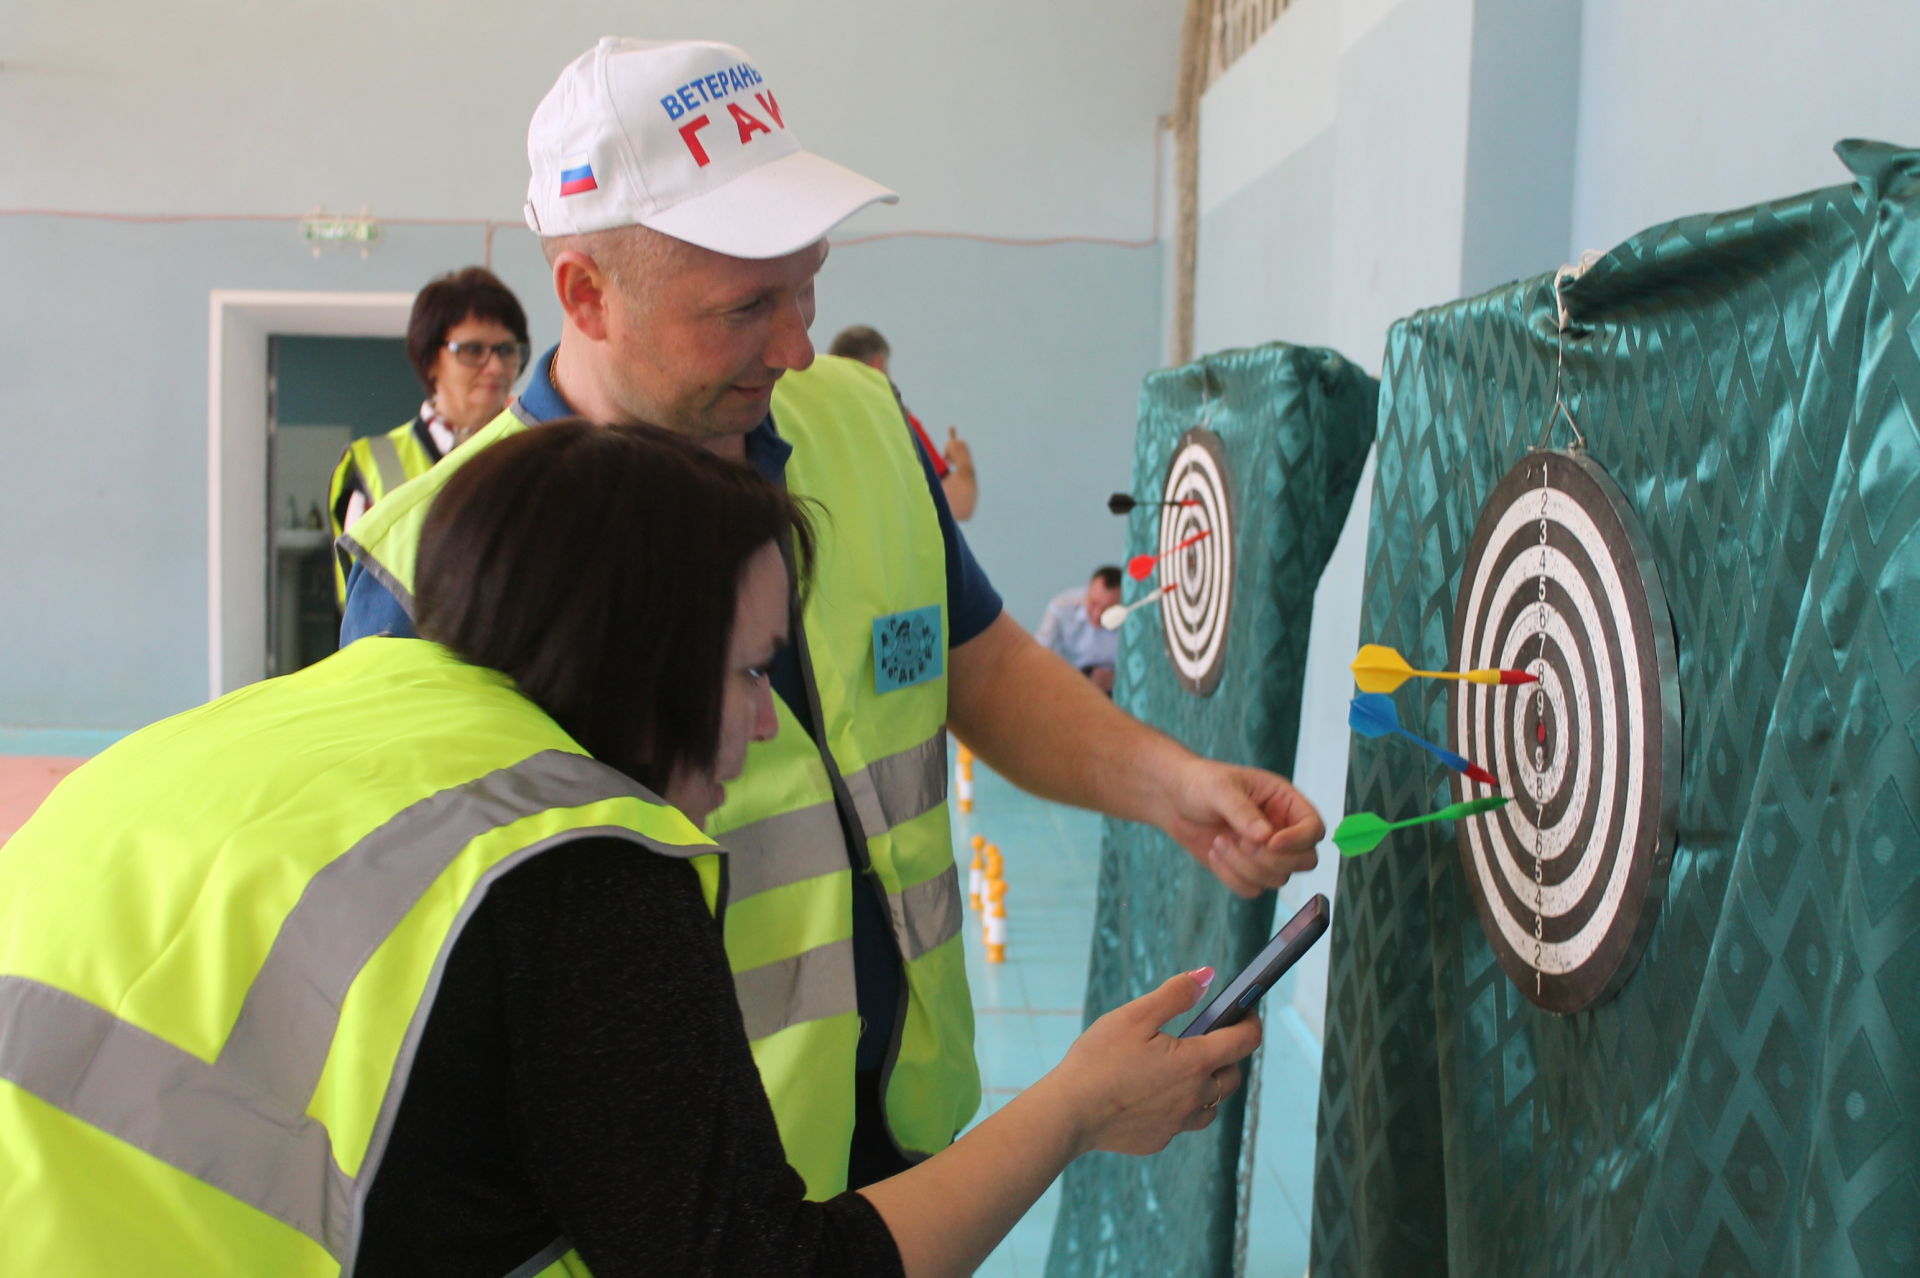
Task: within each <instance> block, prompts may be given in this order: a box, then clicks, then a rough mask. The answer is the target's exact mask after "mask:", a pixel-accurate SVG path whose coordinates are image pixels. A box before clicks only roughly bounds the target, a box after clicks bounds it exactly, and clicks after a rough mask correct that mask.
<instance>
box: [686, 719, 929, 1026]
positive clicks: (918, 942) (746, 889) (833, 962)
mask: <svg viewBox="0 0 1920 1278" xmlns="http://www.w3.org/2000/svg"><path fill="white" fill-rule="evenodd" d="M946 788H947V734H946V731H945V729H942V730H941V731H940V732H939V733H937V734H936V735H934V736H932V737H930V738H928V739H927V740H925V741H923V742H921V743H920V744H919V745H916V746H911V747H909V748H908V749H905V750H902V751H900V752H899V753H898V754H891V755H888V756H887V757H886V758H884V759H876V760H875V761H874V762H872V763H870V764H868V765H867V766H866V767H865V768H862V769H861V770H860V771H858V772H855V773H853V774H851V775H849V776H848V777H847V789H848V791H849V792H850V793H851V794H852V796H853V802H854V807H855V809H856V810H857V811H858V812H859V814H860V820H861V823H862V824H863V825H864V826H865V827H866V834H867V836H868V837H869V838H873V837H877V836H879V835H882V834H885V833H886V832H887V831H889V830H891V829H893V828H894V827H895V826H897V825H900V824H902V823H904V822H907V821H911V820H913V819H914V818H915V817H918V816H924V815H925V814H926V813H928V812H931V811H932V810H933V809H935V808H937V807H938V806H940V804H941V803H943V802H945V800H946V797H947V794H946ZM719 838H720V841H721V843H722V844H723V845H725V847H726V849H727V851H728V854H729V855H728V857H727V900H728V903H729V905H730V906H738V905H739V904H740V903H741V902H742V901H745V900H746V899H747V898H749V897H752V896H755V895H757V894H759V893H761V892H770V891H773V890H774V889H776V888H782V887H787V886H790V885H792V884H795V883H801V882H805V881H806V880H808V879H813V878H819V877H820V876H822V875H827V874H837V873H840V872H842V871H845V870H848V869H850V868H851V867H850V865H849V862H848V859H847V847H846V836H845V835H844V834H843V833H842V831H841V828H840V818H839V814H838V812H837V811H836V810H835V807H834V805H833V804H832V803H817V804H814V805H813V806H811V807H806V808H799V809H797V810H795V811H792V812H782V813H779V814H778V815H775V816H770V817H767V818H765V819H764V820H760V821H755V822H753V823H752V824H750V825H743V826H741V827H740V828H739V829H737V830H731V831H729V832H727V833H725V834H722V835H720V836H719ZM959 885H960V879H959V874H958V872H957V871H956V870H955V869H954V867H953V866H952V865H951V864H949V865H948V866H947V868H946V869H945V870H944V871H943V872H941V873H939V874H937V875H935V876H934V877H933V878H931V879H929V880H928V881H926V882H925V883H920V884H916V885H915V886H913V887H910V888H906V889H904V890H903V891H899V892H893V893H890V894H888V897H887V911H888V913H889V914H890V915H891V916H892V919H893V931H894V935H895V937H896V938H897V939H898V940H899V942H900V953H901V957H902V958H904V959H905V960H906V961H908V962H912V961H913V960H914V959H917V958H919V957H920V956H921V955H923V954H925V953H927V952H928V951H929V950H932V949H933V948H935V947H936V946H939V945H942V944H944V943H946V942H947V941H950V940H952V939H953V938H954V937H956V936H958V935H960V923H961V917H962V915H961V910H960V886H959ZM855 890H856V891H858V890H860V889H859V888H858V887H856V888H855ZM733 988H734V995H735V997H736V998H737V999H738V1000H739V1003H740V1014H741V1016H742V1017H743V1018H744V1019H745V1021H746V1025H747V1037H748V1038H749V1039H752V1040H758V1039H762V1038H765V1037H767V1036H768V1035H769V1034H777V1033H779V1032H780V1031H781V1030H783V1029H788V1028H791V1027H792V1026H795V1025H801V1024H804V1023H806V1022H807V1021H815V1020H820V1019H822V1018H824V1017H828V1016H838V1015H840V1014H842V1013H844V1012H852V1011H856V1010H857V1004H856V1002H855V996H854V975H853V943H852V942H851V941H832V942H829V943H828V944H826V945H822V946H818V947H816V948H814V949H811V950H807V951H805V952H804V953H801V954H796V955H794V956H793V957H791V958H786V959H781V960H779V961H778V962H774V963H768V964H766V965H764V966H762V967H756V968H750V969H748V970H747V971H744V972H736V973H734V977H733Z"/></svg>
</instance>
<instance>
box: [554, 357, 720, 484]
mask: <svg viewBox="0 0 1920 1278" xmlns="http://www.w3.org/2000/svg"><path fill="white" fill-rule="evenodd" d="M569 349H571V348H570V347H569V346H568V344H567V341H566V337H565V335H564V334H563V335H562V337H561V340H560V347H559V349H558V350H556V351H555V352H554V354H553V367H552V369H551V370H549V372H548V374H547V376H548V377H549V378H551V379H552V381H553V389H554V390H555V392H557V393H558V394H559V396H560V398H561V399H562V400H564V401H566V405H567V407H568V408H570V409H572V410H573V412H574V413H575V414H576V415H577V416H580V417H584V418H586V419H587V420H588V421H590V422H602V423H605V422H617V421H621V420H624V419H623V418H622V416H621V415H620V413H619V412H618V411H617V410H616V409H615V408H614V406H613V404H612V402H611V401H610V400H608V399H606V398H605V397H604V396H602V395H601V394H600V387H599V382H598V381H596V380H595V379H594V377H593V375H592V374H591V372H590V371H589V370H587V369H586V368H585V367H583V366H582V365H581V364H579V363H576V360H577V359H578V356H577V355H576V356H569V354H568V351H569ZM694 442H695V443H697V444H699V445H700V446H701V447H702V448H705V449H706V450H707V451H708V452H711V453H713V454H715V455H716V456H720V457H725V458H727V459H728V460H729V461H737V462H744V461H746V459H747V437H746V436H745V435H731V434H729V435H703V436H699V437H697V438H696V439H695V440H694Z"/></svg>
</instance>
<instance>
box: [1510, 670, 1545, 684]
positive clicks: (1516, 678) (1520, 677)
mask: <svg viewBox="0 0 1920 1278" xmlns="http://www.w3.org/2000/svg"><path fill="white" fill-rule="evenodd" d="M1500 682H1501V683H1538V682H1540V677H1539V676H1538V675H1530V674H1528V673H1527V672H1526V671H1524V670H1502V671H1501V672H1500Z"/></svg>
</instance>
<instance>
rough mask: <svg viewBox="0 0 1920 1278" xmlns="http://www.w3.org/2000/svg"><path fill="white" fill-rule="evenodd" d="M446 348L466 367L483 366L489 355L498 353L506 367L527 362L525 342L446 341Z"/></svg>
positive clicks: (514, 366)
mask: <svg viewBox="0 0 1920 1278" xmlns="http://www.w3.org/2000/svg"><path fill="white" fill-rule="evenodd" d="M447 349H448V350H449V351H452V352H453V357H454V358H455V359H457V360H459V361H460V362H461V363H462V364H465V365H466V366H467V367H468V368H485V367H486V364H487V357H488V356H490V355H498V356H499V357H500V362H501V363H502V364H505V365H506V366H507V367H508V368H520V367H522V366H523V365H525V364H526V362H527V344H526V343H525V342H448V343H447Z"/></svg>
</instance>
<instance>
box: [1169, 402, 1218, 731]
mask: <svg viewBox="0 0 1920 1278" xmlns="http://www.w3.org/2000/svg"><path fill="white" fill-rule="evenodd" d="M1231 478H1232V476H1231V473H1230V472H1229V471H1228V469H1227V451H1226V448H1225V447H1224V446H1223V445H1222V444H1221V442H1220V437H1219V436H1218V435H1216V434H1214V433H1213V432H1212V431H1210V430H1208V429H1206V428H1205V427H1204V426H1196V427H1194V428H1193V429H1192V430H1189V431H1188V432H1187V433H1186V434H1184V435H1182V436H1181V437H1180V444H1179V447H1178V448H1176V449H1175V450H1174V454H1173V462H1172V464H1171V465H1169V466H1168V467H1167V486H1166V491H1165V493H1164V494H1163V495H1164V498H1165V500H1166V501H1168V502H1170V503H1178V504H1173V505H1166V506H1162V507H1161V508H1160V537H1159V542H1158V544H1157V545H1156V546H1155V550H1156V551H1157V552H1158V553H1159V555H1160V562H1159V566H1158V569H1157V571H1158V572H1159V574H1160V584H1161V585H1162V586H1164V587H1166V589H1167V593H1166V595H1165V596H1164V597H1163V598H1162V600H1161V603H1160V632H1161V634H1162V635H1163V636H1165V638H1166V641H1167V657H1168V659H1169V660H1171V661H1172V662H1173V670H1174V674H1175V675H1176V676H1178V678H1179V680H1180V686H1181V687H1183V688H1185V689H1186V690H1187V691H1188V692H1191V693H1193V694H1194V695H1196V696H1202V697H1204V696H1206V695H1207V694H1209V693H1211V692H1212V691H1213V690H1214V688H1216V687H1218V686H1219V683H1220V676H1221V674H1222V673H1223V672H1224V671H1225V670H1226V651H1227V622H1228V621H1229V620H1230V619H1231V617H1232V614H1233V498H1232V491H1233V485H1232V483H1231V482H1230V481H1231ZM1202 533H1205V534H1206V535H1205V536H1201V534H1202Z"/></svg>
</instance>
